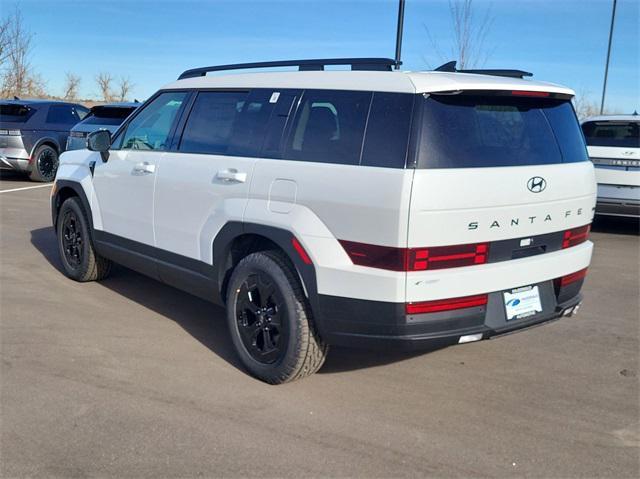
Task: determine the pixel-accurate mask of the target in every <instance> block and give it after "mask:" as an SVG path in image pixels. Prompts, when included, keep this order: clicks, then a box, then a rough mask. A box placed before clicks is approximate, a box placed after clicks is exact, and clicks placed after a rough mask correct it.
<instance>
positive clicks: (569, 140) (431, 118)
mask: <svg viewBox="0 0 640 479" xmlns="http://www.w3.org/2000/svg"><path fill="white" fill-rule="evenodd" d="M587 160H588V156H587V151H586V147H585V144H584V139H583V137H582V134H581V132H580V126H579V124H578V120H577V118H576V115H575V112H574V110H573V107H572V106H571V103H570V102H569V101H568V100H556V99H548V98H543V99H541V98H525V97H515V96H493V95H492V96H488V95H470V94H458V95H430V96H429V97H427V98H426V99H425V100H424V107H423V119H422V132H421V136H420V148H419V158H418V167H419V168H479V167H496V166H522V165H544V164H553V163H571V162H576V161H587Z"/></svg>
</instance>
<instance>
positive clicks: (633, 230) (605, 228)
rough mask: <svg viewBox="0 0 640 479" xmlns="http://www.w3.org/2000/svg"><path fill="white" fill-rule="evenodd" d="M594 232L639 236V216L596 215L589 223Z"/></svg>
mask: <svg viewBox="0 0 640 479" xmlns="http://www.w3.org/2000/svg"><path fill="white" fill-rule="evenodd" d="M591 231H594V232H596V233H613V234H619V235H631V236H640V218H625V217H618V216H596V217H595V219H594V220H593V224H592V225H591Z"/></svg>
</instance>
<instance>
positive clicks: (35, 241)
mask: <svg viewBox="0 0 640 479" xmlns="http://www.w3.org/2000/svg"><path fill="white" fill-rule="evenodd" d="M31 244H32V245H33V246H34V247H35V248H36V249H37V250H38V251H39V252H40V253H41V254H42V256H44V258H45V259H46V260H47V261H48V262H49V263H50V264H51V265H52V266H53V267H54V268H56V269H57V270H59V271H60V274H63V273H62V264H61V263H60V260H59V257H58V247H57V244H56V237H55V234H54V232H53V228H52V227H48V228H39V229H36V230H33V231H31ZM100 285H101V286H103V287H105V288H108V289H110V290H112V291H114V292H115V293H117V294H119V295H121V296H123V297H125V298H127V299H129V300H131V301H134V302H136V303H138V304H140V305H142V306H144V307H145V308H148V309H150V310H152V311H154V312H156V313H158V314H160V315H162V316H164V317H165V318H168V319H170V320H172V321H174V322H176V323H177V324H178V325H180V326H181V327H182V328H183V329H184V330H185V331H186V332H187V333H189V334H190V335H191V336H193V337H194V338H195V339H196V340H198V341H200V343H202V344H203V345H204V346H206V347H207V348H209V349H210V350H211V351H213V352H214V353H215V354H216V355H218V356H219V357H220V358H222V359H224V360H225V361H227V362H228V363H229V364H231V365H232V366H234V367H236V368H238V369H240V370H243V371H244V368H243V367H242V364H241V363H240V361H239V360H238V358H237V356H236V353H235V351H234V349H233V344H232V343H231V338H230V337H229V332H228V330H227V324H226V319H225V312H224V309H222V308H220V307H218V306H216V305H214V304H212V303H208V302H207V301H204V300H202V299H200V298H196V297H195V296H192V295H190V294H188V293H185V292H183V291H180V290H178V289H175V288H172V287H170V286H167V285H164V284H162V283H160V282H158V281H155V280H153V279H151V278H148V277H146V276H143V275H141V274H138V273H136V272H135V271H132V270H129V269H127V268H124V267H122V266H117V265H116V266H114V268H113V270H112V272H111V274H110V275H109V277H108V278H107V279H105V280H103V281H100Z"/></svg>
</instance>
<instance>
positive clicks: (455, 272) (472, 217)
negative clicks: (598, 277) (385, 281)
mask: <svg viewBox="0 0 640 479" xmlns="http://www.w3.org/2000/svg"><path fill="white" fill-rule="evenodd" d="M418 150H419V152H418V160H417V168H416V170H415V173H414V180H413V188H412V195H411V202H410V211H409V227H408V238H407V240H408V241H407V242H408V247H409V248H423V247H437V246H454V245H466V244H478V243H486V244H487V246H488V249H489V253H488V260H487V263H493V264H479V265H478V264H472V265H470V266H461V267H455V268H450V269H435V268H434V270H433V271H429V270H428V269H427V270H426V271H415V272H409V273H408V281H407V301H418V300H425V299H437V298H438V297H447V296H449V297H454V296H455V295H456V294H457V293H460V294H461V295H464V294H467V293H468V294H474V293H475V292H490V291H492V290H495V289H491V288H498V289H507V288H513V287H517V286H522V285H523V284H518V282H519V281H526V282H527V283H529V282H531V283H533V282H536V281H540V280H542V279H541V278H542V277H544V275H545V274H549V275H553V274H558V275H560V274H564V273H566V272H572V271H565V269H567V268H568V269H571V268H573V267H578V265H579V264H582V263H584V261H585V257H586V256H585V255H586V254H587V252H583V254H582V255H580V254H578V255H577V256H576V255H575V254H574V255H573V256H574V258H573V260H570V259H567V260H566V261H564V262H562V261H560V262H558V261H557V259H558V256H557V255H558V254H565V256H567V258H568V255H567V253H566V252H562V251H560V249H561V244H562V234H563V232H564V231H565V230H568V229H571V228H575V227H579V226H583V225H587V224H589V223H590V222H591V221H592V218H593V208H594V206H595V194H596V183H595V178H594V169H593V166H592V164H591V162H589V161H588V158H587V154H586V148H585V145H584V140H583V138H582V135H581V133H580V129H579V125H578V122H577V119H576V118H575V114H574V112H573V109H572V107H571V105H570V103H568V101H567V100H561V99H551V98H548V99H547V98H545V99H539V98H512V97H506V96H505V97H501V96H499V95H495V94H491V95H487V96H485V95H484V94H482V93H473V94H470V95H467V96H464V95H459V96H453V95H447V96H441V95H432V96H431V97H428V98H426V99H425V105H424V109H423V115H422V132H421V138H420V142H419V146H418ZM579 249H580V247H576V250H579ZM543 253H548V254H543ZM573 253H577V251H574V252H572V254H573ZM538 255H540V256H538ZM588 255H590V250H589V252H588ZM531 256H537V258H538V259H539V260H538V263H539V264H538V267H537V272H536V273H532V275H531V276H530V278H531V279H526V278H527V274H528V271H529V270H530V271H532V272H533V270H534V269H536V268H532V267H531V266H530V265H529V266H527V264H529V263H531V260H532V258H531ZM542 257H545V258H544V260H543V258H542ZM511 260H512V261H511ZM541 261H542V262H541ZM572 261H573V263H572ZM547 262H548V263H547ZM498 263H500V264H498ZM545 271H546V273H545ZM552 277H553V276H550V277H549V278H544V279H550V278H552ZM470 288H471V289H470ZM487 288H489V289H487ZM465 292H466V293H465Z"/></svg>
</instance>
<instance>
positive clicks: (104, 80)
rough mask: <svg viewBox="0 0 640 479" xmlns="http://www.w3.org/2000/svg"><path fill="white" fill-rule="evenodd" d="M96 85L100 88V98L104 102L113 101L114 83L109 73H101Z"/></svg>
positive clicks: (97, 77)
mask: <svg viewBox="0 0 640 479" xmlns="http://www.w3.org/2000/svg"><path fill="white" fill-rule="evenodd" d="M96 83H97V84H98V88H99V89H100V96H102V99H103V100H104V101H112V99H113V91H112V89H111V85H112V83H113V77H112V76H111V74H109V73H105V72H102V73H99V74H98V75H97V76H96Z"/></svg>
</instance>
